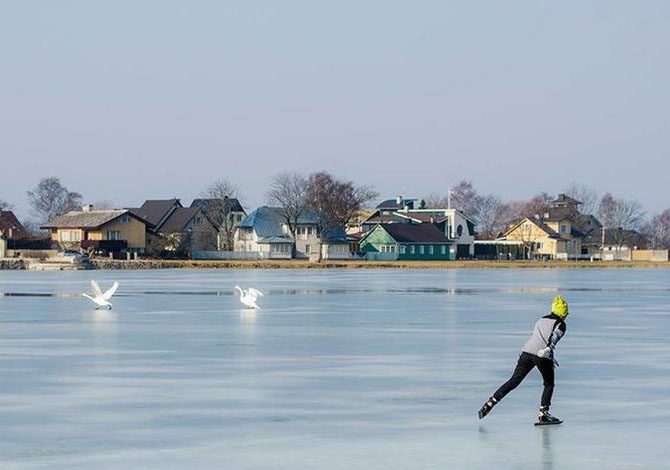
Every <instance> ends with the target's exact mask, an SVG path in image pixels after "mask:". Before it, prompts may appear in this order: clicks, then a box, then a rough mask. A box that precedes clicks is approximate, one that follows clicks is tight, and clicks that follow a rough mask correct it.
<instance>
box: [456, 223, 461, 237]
mask: <svg viewBox="0 0 670 470" xmlns="http://www.w3.org/2000/svg"><path fill="white" fill-rule="evenodd" d="M456 235H458V236H459V237H460V236H461V235H463V226H462V225H459V226H458V227H456Z"/></svg>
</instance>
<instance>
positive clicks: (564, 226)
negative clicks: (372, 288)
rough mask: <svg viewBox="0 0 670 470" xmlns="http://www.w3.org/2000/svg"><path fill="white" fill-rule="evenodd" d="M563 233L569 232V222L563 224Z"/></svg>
mask: <svg viewBox="0 0 670 470" xmlns="http://www.w3.org/2000/svg"><path fill="white" fill-rule="evenodd" d="M561 233H568V224H561Z"/></svg>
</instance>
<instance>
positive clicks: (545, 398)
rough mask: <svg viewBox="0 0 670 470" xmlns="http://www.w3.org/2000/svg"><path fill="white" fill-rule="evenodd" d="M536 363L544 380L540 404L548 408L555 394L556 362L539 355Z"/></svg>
mask: <svg viewBox="0 0 670 470" xmlns="http://www.w3.org/2000/svg"><path fill="white" fill-rule="evenodd" d="M535 363H536V365H537V368H538V369H539V370H540V374H542V381H543V382H544V390H543V391H542V401H541V403H540V406H542V408H545V409H547V410H548V409H549V407H550V406H551V397H552V395H553V394H554V363H553V361H552V360H551V359H546V358H539V357H538V358H537V360H536V361H535Z"/></svg>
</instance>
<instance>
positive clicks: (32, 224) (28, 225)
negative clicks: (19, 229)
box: [21, 219, 49, 238]
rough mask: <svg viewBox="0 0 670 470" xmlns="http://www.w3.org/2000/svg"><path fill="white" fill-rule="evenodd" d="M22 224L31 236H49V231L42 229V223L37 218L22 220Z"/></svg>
mask: <svg viewBox="0 0 670 470" xmlns="http://www.w3.org/2000/svg"><path fill="white" fill-rule="evenodd" d="M21 225H23V228H24V230H25V231H26V234H27V235H28V236H29V237H31V238H49V231H48V230H42V229H40V223H39V222H37V221H35V220H30V219H29V220H22V221H21Z"/></svg>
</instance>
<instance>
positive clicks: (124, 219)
mask: <svg viewBox="0 0 670 470" xmlns="http://www.w3.org/2000/svg"><path fill="white" fill-rule="evenodd" d="M129 222H130V216H129V215H128V214H124V215H122V216H121V217H119V223H121V224H127V223H129Z"/></svg>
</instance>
